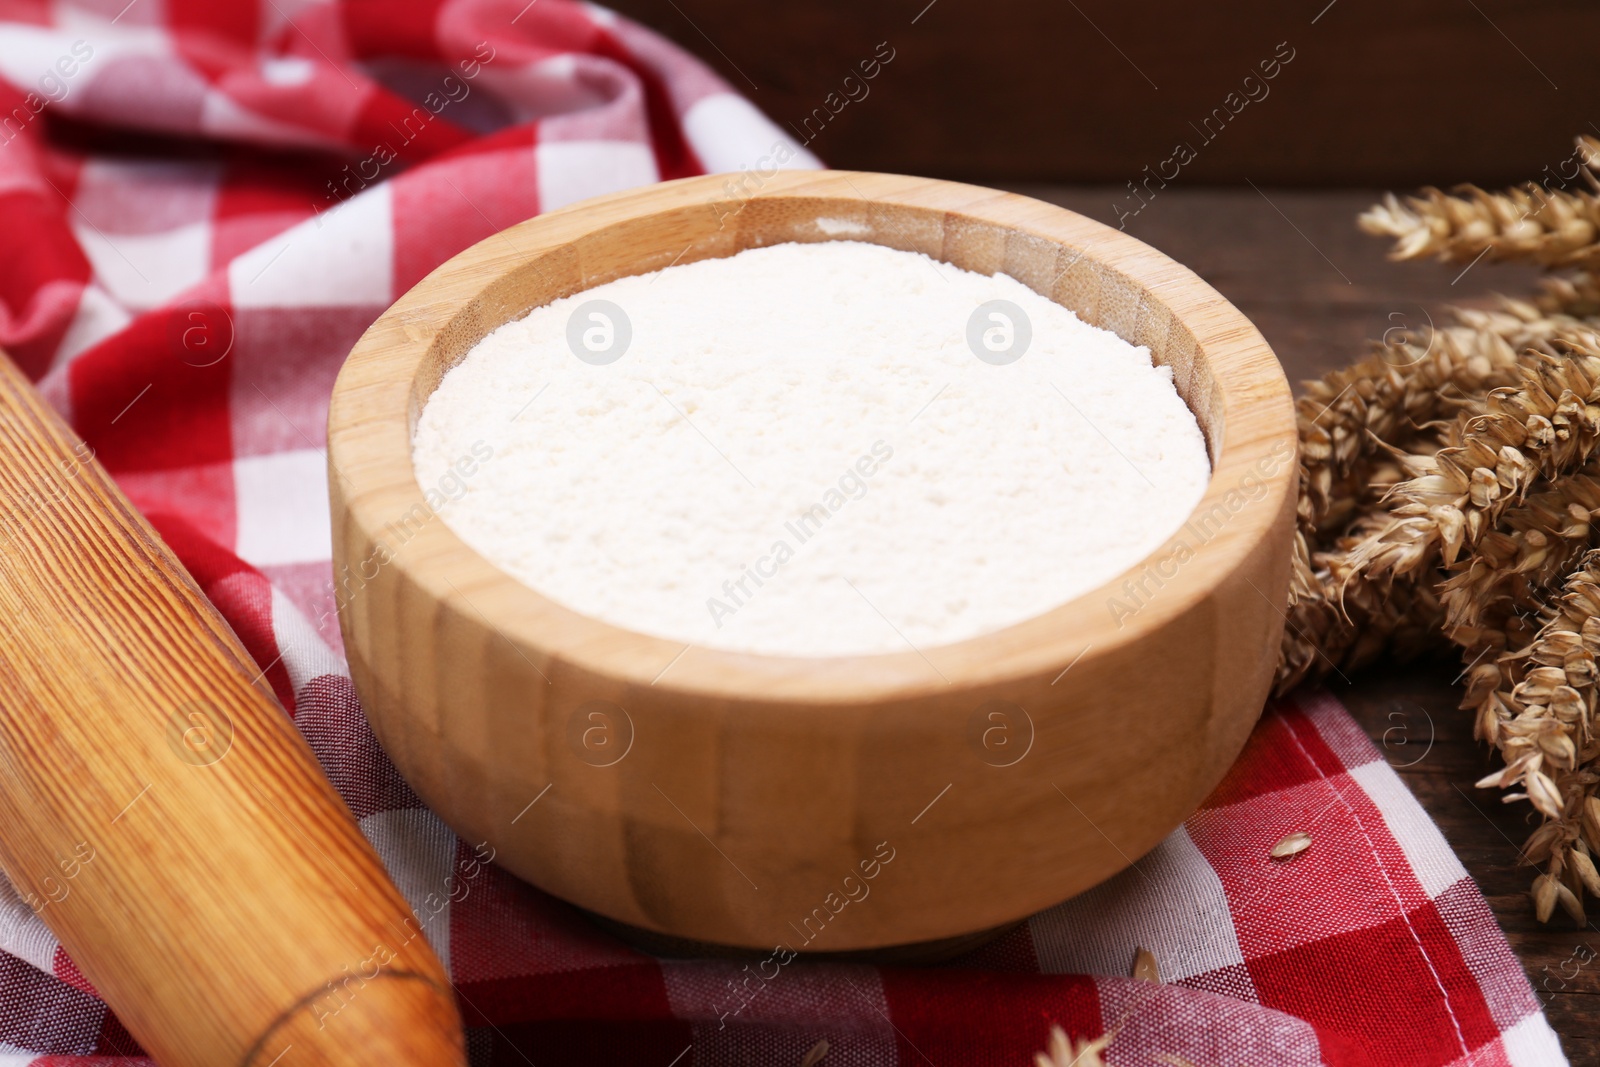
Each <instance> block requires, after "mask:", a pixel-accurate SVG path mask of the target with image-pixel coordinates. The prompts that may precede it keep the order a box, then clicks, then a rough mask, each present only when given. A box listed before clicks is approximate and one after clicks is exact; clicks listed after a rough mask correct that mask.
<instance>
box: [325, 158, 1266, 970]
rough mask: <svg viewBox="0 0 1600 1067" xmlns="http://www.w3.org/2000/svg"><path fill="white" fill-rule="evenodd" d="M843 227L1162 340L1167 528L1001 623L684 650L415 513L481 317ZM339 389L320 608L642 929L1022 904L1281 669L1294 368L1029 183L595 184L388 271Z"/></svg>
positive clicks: (359, 666) (919, 936) (1079, 882)
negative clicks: (1041, 609)
mask: <svg viewBox="0 0 1600 1067" xmlns="http://www.w3.org/2000/svg"><path fill="white" fill-rule="evenodd" d="M735 194H736V195H735ZM819 219H822V220H825V222H824V223H823V224H822V225H819V223H818V220H819ZM824 227H825V228H824ZM842 231H843V232H848V233H849V234H850V237H851V239H856V240H867V241H872V242H876V243H878V244H883V245H887V246H889V247H893V248H900V249H907V250H913V251H918V252H925V253H927V254H928V255H930V256H933V257H935V258H937V259H940V260H943V261H946V262H949V263H952V264H955V265H956V266H959V267H964V268H967V269H969V270H975V271H980V272H984V273H993V272H995V271H1003V272H1005V273H1006V274H1009V275H1011V276H1012V277H1014V278H1017V279H1018V280H1020V281H1022V282H1023V283H1025V284H1027V285H1029V286H1030V287H1032V288H1033V289H1034V290H1035V291H1037V292H1039V293H1041V294H1043V295H1044V296H1046V297H1048V298H1050V299H1051V300H1054V301H1056V302H1057V303H1060V304H1062V305H1064V306H1066V307H1069V308H1071V309H1072V310H1073V311H1075V312H1077V313H1078V315H1079V316H1080V317H1082V318H1083V319H1085V320H1086V321H1088V322H1090V323H1093V324H1095V325H1099V326H1103V327H1106V328H1109V329H1111V330H1113V331H1115V332H1116V333H1118V334H1119V335H1121V336H1122V337H1123V338H1125V339H1126V340H1128V341H1130V342H1133V343H1135V344H1142V345H1148V346H1149V348H1150V350H1151V352H1152V353H1153V354H1154V356H1155V358H1156V359H1157V360H1158V361H1159V362H1161V363H1164V364H1167V365H1170V366H1171V367H1172V369H1173V372H1174V375H1175V378H1176V381H1177V386H1178V390H1179V392H1180V393H1181V394H1182V395H1183V397H1184V398H1185V400H1187V402H1188V404H1189V406H1190V408H1191V409H1192V410H1193V411H1194V413H1195V415H1196V416H1197V417H1198V419H1199V421H1200V423H1201V426H1202V428H1203V429H1204V431H1205V435H1206V439H1207V441H1208V444H1209V448H1210V453H1211V458H1212V465H1213V474H1212V478H1211V482H1210V485H1209V487H1208V489H1207V491H1206V493H1205V496H1204V498H1203V499H1202V501H1201V503H1200V505H1199V506H1198V508H1197V509H1196V511H1195V514H1194V516H1193V517H1192V519H1191V522H1190V523H1189V525H1187V526H1185V527H1184V528H1183V529H1182V530H1180V531H1179V532H1178V533H1177V534H1175V535H1174V536H1173V537H1172V538H1171V539H1170V540H1169V541H1168V542H1167V543H1166V544H1165V545H1164V546H1163V547H1162V548H1161V549H1160V550H1159V551H1157V552H1156V553H1155V554H1153V555H1152V556H1151V557H1149V558H1148V559H1146V560H1145V561H1144V562H1143V563H1141V564H1140V565H1139V566H1137V567H1135V568H1133V569H1131V570H1130V571H1128V572H1126V573H1125V574H1123V575H1120V576H1119V577H1117V578H1116V579H1114V580H1112V581H1110V582H1108V583H1106V584H1105V585H1104V586H1102V587H1101V588H1099V589H1097V590H1095V591H1094V592H1092V593H1089V594H1087V595H1085V596H1082V597H1079V598H1078V599H1076V600H1073V601H1071V602H1070V603H1067V604H1064V605H1062V606H1060V607H1058V608H1056V609H1054V610H1052V611H1050V612H1048V613H1046V614H1044V615H1041V616H1039V617H1037V618H1033V619H1029V620H1028V621H1026V622H1023V623H1020V624H1018V625H1015V626H1011V627H1008V628H1006V629H1004V630H1001V631H999V632H996V633H991V634H988V635H985V636H982V637H977V638H973V639H970V640H965V641H961V642H958V643H955V644H950V645H945V646H943V647H937V648H927V649H923V650H922V652H921V653H918V652H913V651H906V652H904V653H894V654H885V655H870V656H854V657H835V658H791V657H781V656H765V655H748V654H739V653H733V652H722V651H712V650H706V649H702V648H698V647H694V648H689V649H688V650H687V651H685V650H684V647H683V645H682V644H681V643H679V642H673V641H669V640H664V639H661V638H657V637H650V636H645V635H643V634H639V633H634V632H631V631H627V630H623V629H620V628H618V627H615V626H611V625H608V624H606V623H603V622H599V621H597V620H595V619H592V618H588V617H585V616H583V615H580V614H577V613H575V612H573V611H571V610H569V609H567V608H565V607H562V606H561V605H559V604H556V603H553V602H551V601H550V600H548V599H546V598H545V597H543V596H541V595H540V594H539V593H537V592H535V591H534V590H533V589H531V588H529V587H527V586H525V585H523V584H521V583H519V582H518V581H516V580H515V579H513V578H511V577H509V576H508V575H506V574H505V573H503V572H502V571H500V570H498V569H497V568H496V567H494V566H493V565H492V564H490V563H489V562H488V561H487V560H485V559H484V558H483V557H482V556H479V555H478V554H477V553H476V552H474V551H473V550H472V549H471V548H468V547H467V546H466V545H465V544H464V543H463V542H462V541H461V540H460V539H459V538H458V537H457V536H456V535H455V534H454V533H452V532H451V530H450V528H449V527H448V526H447V525H445V522H444V521H443V520H442V519H440V518H439V517H438V516H437V515H436V514H435V512H434V511H433V510H432V507H431V506H430V504H429V502H428V500H427V499H426V498H425V495H424V491H423V489H422V487H421V486H419V485H418V482H417V478H416V476H415V474H414V472H413V470H412V463H411V440H412V433H413V430H414V427H415V426H416V422H417V418H418V414H419V412H420V411H421V409H422V407H423V405H424V403H425V402H426V401H427V399H428V397H429V395H430V394H431V393H432V392H433V390H434V388H435V387H436V386H437V385H438V383H439V379H440V376H441V375H443V373H444V372H445V371H446V370H447V369H448V368H450V367H451V366H452V365H454V364H455V363H456V362H457V361H458V360H459V359H461V357H462V356H463V355H465V354H466V352H467V351H468V350H470V349H471V348H472V346H473V345H474V344H475V343H476V342H477V341H478V340H480V339H481V338H482V337H484V335H486V334H488V333H489V332H490V331H491V330H493V329H495V328H496V327H498V326H500V325H501V324H502V323H504V322H507V321H508V320H510V319H514V318H517V317H519V316H521V315H523V314H524V313H525V312H527V311H528V310H529V309H531V308H533V307H536V306H539V305H542V304H545V303H547V302H549V301H551V300H554V299H556V298H558V297H564V296H569V295H571V294H573V293H576V292H579V291H580V290H583V289H586V288H590V287H593V286H595V285H598V284H600V283H603V282H607V281H610V280H612V279H615V278H618V277H622V276H625V275H630V274H639V273H643V272H646V271H651V270H657V269H659V268H662V267H665V266H667V265H669V264H672V263H683V262H688V261H692V260H697V259H703V258H707V257H711V256H728V255H732V254H734V253H735V252H738V251H740V250H743V249H745V248H749V247H752V246H757V245H767V244H774V243H778V242H782V241H822V240H827V239H829V234H830V233H835V234H836V233H840V232H842ZM328 421H329V427H328V462H329V466H330V467H331V468H332V474H331V475H330V478H329V483H330V485H331V486H332V497H333V531H334V564H335V568H336V571H335V573H336V576H337V582H338V588H339V599H340V601H341V609H340V620H341V624H342V626H343V630H344V639H345V648H346V652H347V653H348V655H349V658H350V667H351V671H352V673H353V674H354V677H355V683H356V687H357V689H358V691H359V692H360V695H361V698H362V701H363V703H364V704H365V706H366V709H367V715H368V717H369V718H370V720H371V722H372V726H373V729H374V730H375V731H376V732H377V736H378V738H379V740H380V741H381V742H382V744H383V746H384V748H385V749H386V750H387V751H388V753H389V755H390V756H391V757H392V758H393V759H394V762H395V764H396V765H397V766H398V767H399V769H400V771H401V773H402V774H404V775H405V777H406V780H407V781H408V782H410V784H411V785H412V787H413V788H414V789H415V790H416V791H417V793H418V795H419V796H420V797H421V798H422V799H423V800H424V801H426V802H427V803H428V805H429V806H430V807H432V808H433V810H434V811H436V812H438V813H439V815H440V816H441V817H442V818H443V819H444V820H445V821H446V822H447V823H449V824H450V825H451V826H452V827H453V828H455V830H456V831H457V832H458V833H459V834H460V835H461V836H462V837H463V838H464V839H465V840H466V841H467V842H468V843H470V844H473V845H477V844H478V843H479V842H487V846H488V847H489V848H492V849H493V850H494V854H495V856H496V858H497V860H498V862H499V863H501V864H503V865H504V866H505V867H507V868H508V869H510V870H511V871H513V872H515V873H516V874H518V875H520V876H522V877H523V878H526V879H527V880H528V881H530V882H532V883H534V884H535V885H537V886H539V887H540V888H542V889H545V890H547V891H549V892H550V893H553V894H555V895H556V896H558V897H562V898H564V899H566V900H569V901H572V902H573V903H575V904H578V905H580V906H582V907H583V908H587V909H590V910H592V911H594V912H597V913H599V914H600V915H602V916H605V917H607V918H609V919H611V920H614V921H617V922H620V923H623V924H628V925H631V926H634V927H638V928H643V929H644V930H646V931H651V932H654V933H656V934H663V935H669V936H670V937H672V938H686V939H692V940H696V941H704V942H712V943H716V944H718V945H724V946H735V947H746V948H760V949H767V950H771V949H772V948H773V947H774V946H778V945H782V946H785V947H787V948H789V949H793V950H801V951H826V952H842V951H855V950H862V949H872V948H879V947H884V946H896V945H905V944H909V943H915V942H923V941H932V940H940V939H950V938H954V937H959V936H961V935H965V934H969V933H971V932H973V931H979V930H984V929H987V928H991V927H995V926H998V925H1002V924H1005V923H1008V922H1012V921H1015V920H1018V919H1020V918H1022V917H1024V916H1027V915H1029V914H1031V913H1033V912H1035V911H1038V910H1039V909H1041V908H1044V907H1047V906H1049V905H1051V904H1054V903H1057V902H1058V901H1061V900H1064V899H1066V898H1068V897H1070V896H1072V895H1074V894H1076V893H1078V892H1080V891H1082V890H1084V889H1087V888H1089V887H1090V886H1092V885H1094V884H1096V883H1097V882H1100V881H1102V880H1103V879H1105V878H1106V877H1108V876H1110V875H1112V874H1114V873H1116V872H1117V871H1120V870H1122V869H1123V868H1125V867H1127V866H1128V865H1129V864H1130V863H1132V862H1133V861H1135V860H1137V859H1138V857H1140V856H1141V855H1143V854H1144V853H1145V852H1146V851H1148V850H1149V849H1150V848H1152V847H1154V846H1155V845H1156V844H1157V843H1158V842H1159V841H1160V840H1161V839H1162V838H1163V837H1165V836H1166V835H1167V834H1168V833H1170V832H1171V831H1172V830H1173V829H1174V828H1175V827H1176V826H1177V825H1178V824H1179V823H1180V822H1182V821H1183V819H1184V818H1185V817H1187V816H1188V815H1189V814H1190V813H1191V812H1192V811H1193V810H1194V808H1195V807H1196V805H1197V804H1198V803H1199V802H1200V801H1201V799H1203V798H1204V797H1205V795H1206V793H1207V792H1208V791H1210V790H1211V789H1212V788H1213V787H1214V786H1215V785H1216V784H1217V782H1218V781H1219V780H1220V779H1221V778H1222V775H1223V773H1224V772H1225V771H1226V770H1227V768H1228V766H1229V765H1230V764H1231V763H1232V762H1233V760H1234V758H1235V757H1236V756H1237V755H1238V753H1239V750H1240V748H1241V746H1242V745H1243V743H1244V740H1245V738H1246V736H1247V735H1248V734H1249V732H1250V729H1251V726H1252V725H1253V724H1254V723H1255V721H1256V718H1257V716H1258V715H1259V713H1260V711H1261V708H1262V704H1263V702H1264V700H1265V698H1266V696H1267V690H1268V686H1269V683H1270V680H1271V677H1272V671H1273V664H1274V662H1275V660H1276V657H1277V649H1278V642H1279V638H1280V636H1281V633H1282V629H1283V624H1284V619H1283V608H1284V603H1285V599H1286V595H1287V593H1286V591H1287V585H1288V580H1289V554H1290V540H1291V530H1292V520H1293V510H1294V500H1295V486H1296V477H1297V475H1296V465H1295V423H1294V414H1293V411H1292V408H1291V401H1290V393H1289V388H1288V385H1287V383H1286V382H1285V381H1284V377H1283V373H1282V371H1281V370H1280V369H1279V366H1278V363H1277V360H1276V359H1275V358H1274V356H1273V354H1272V351H1271V349H1269V348H1268V347H1267V344H1266V342H1265V341H1263V340H1262V338H1261V335H1260V334H1259V333H1258V332H1257V331H1256V329H1255V328H1254V327H1253V326H1252V325H1251V324H1250V322H1249V321H1248V320H1247V319H1245V317H1244V316H1243V315H1241V314H1240V313H1239V312H1238V311H1237V310H1236V309H1235V308H1234V307H1233V306H1232V305H1230V304H1229V303H1228V302H1227V301H1226V300H1224V299H1223V298H1222V297H1221V296H1220V295H1219V294H1218V293H1217V292H1216V291H1215V290H1214V289H1212V288H1211V287H1210V286H1209V285H1207V284H1206V283H1205V282H1203V281H1201V280H1200V279H1199V278H1198V277H1196V276H1195V275H1194V274H1193V273H1192V272H1190V271H1189V270H1187V269H1186V268H1184V267H1182V266H1180V265H1179V264H1177V263H1174V262H1173V261H1172V260H1170V259H1168V258H1167V257H1166V256H1164V255H1162V254H1161V253H1160V252H1157V251H1155V250H1154V249H1152V248H1149V247H1147V246H1146V245H1144V244H1142V243H1140V242H1139V241H1136V240H1134V239H1133V238H1131V237H1128V236H1126V235H1125V234H1122V233H1119V232H1117V231H1115V230H1112V229H1109V228H1107V227H1105V226H1102V225H1100V224H1099V223H1095V222H1092V221H1090V220H1088V219H1085V218H1082V217H1081V216H1078V215H1075V214H1073V213H1072V212H1070V211H1066V210H1064V209H1062V208H1058V207H1053V206H1051V205H1049V204H1044V203H1040V202H1038V201H1035V200H1029V199H1026V198H1024V197H1020V196H1015V195H1011V194H1008V193H1002V192H995V191H993V190H989V189H981V188H976V187H973V186H969V185H958V184H952V183H950V182H941V181H930V180H924V179H918V178H907V177H896V176H890V175H881V174H851V173H841V172H825V173H783V174H779V175H777V176H775V177H770V178H765V179H756V178H755V177H754V176H746V180H745V182H744V184H743V186H742V187H741V186H736V185H734V184H732V183H731V182H730V180H729V179H728V177H727V176H721V177H707V178H693V179H686V180H683V181H678V182H671V183H668V184H664V185H656V186H652V187H649V188H646V189H641V190H638V191H635V192H627V193H621V194H617V195H614V196H608V197H603V198H601V199H597V200H590V201H588V202H586V203H583V204H580V205H576V206H574V207H570V208H567V209H564V210H561V211H557V212H553V213H551V214H549V215H542V216H540V217H538V218H534V219H530V220H529V221H527V222H524V223H522V224H520V225H517V226H513V227H512V228H510V229H509V230H506V231H505V232H503V233H501V234H496V235H495V236H493V237H490V238H488V239H486V240H484V241H481V242H480V243H478V244H476V245H474V246H473V247H472V248H469V249H468V250H466V251H465V252H462V253H461V254H460V255H458V256H456V257H455V258H454V259H451V260H450V261H449V262H448V263H446V264H444V265H443V266H442V267H440V268H439V269H438V270H436V271H434V272H433V273H432V274H430V275H429V276H428V277H427V278H426V279H424V280H423V281H422V282H421V283H420V284H418V285H417V286H416V288H414V289H412V290H411V291H410V292H409V293H407V294H406V295H405V296H404V297H403V298H401V299H400V300H399V301H398V302H397V303H396V304H395V305H394V306H393V307H392V308H390V309H389V310H388V312H387V313H385V314H384V315H383V317H382V318H380V319H379V320H378V321H377V322H376V323H374V324H373V326H372V328H371V329H369V330H368V331H367V332H366V334H365V336H363V337H362V339H361V341H360V342H359V343H358V344H357V345H356V347H355V350H354V351H353V352H352V353H351V355H350V359H349V361H348V362H347V363H346V364H345V367H344V370H343V372H342V373H341V374H340V375H339V380H338V383H337V385H336V386H335V387H334V393H333V405H332V410H331V412H330V414H329V420H328ZM435 499H437V498H435Z"/></svg>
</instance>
